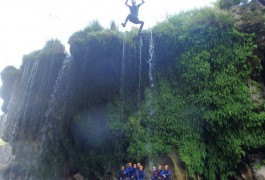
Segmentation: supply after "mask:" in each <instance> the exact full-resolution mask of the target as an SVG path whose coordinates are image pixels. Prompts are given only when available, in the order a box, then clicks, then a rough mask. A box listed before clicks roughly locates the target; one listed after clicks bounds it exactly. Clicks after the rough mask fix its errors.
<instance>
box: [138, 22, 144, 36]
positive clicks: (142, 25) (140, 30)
mask: <svg viewBox="0 0 265 180" xmlns="http://www.w3.org/2000/svg"><path fill="white" fill-rule="evenodd" d="M139 24H141V25H140V28H139V32H138V34H141V32H142V29H143V27H144V22H143V21H139Z"/></svg>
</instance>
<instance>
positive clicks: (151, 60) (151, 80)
mask: <svg viewBox="0 0 265 180" xmlns="http://www.w3.org/2000/svg"><path fill="white" fill-rule="evenodd" d="M148 64H149V73H148V75H149V93H148V98H149V116H150V117H149V118H150V119H152V116H153V115H154V110H153V101H154V97H153V96H154V95H153V89H154V86H155V84H154V41H153V34H152V31H151V33H150V40H149V60H148ZM146 129H147V136H148V138H147V144H146V150H147V152H149V154H151V151H152V147H151V146H152V145H151V142H150V139H151V137H150V131H151V125H150V123H149V124H147V128H146Z"/></svg>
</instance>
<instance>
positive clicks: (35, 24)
mask: <svg viewBox="0 0 265 180" xmlns="http://www.w3.org/2000/svg"><path fill="white" fill-rule="evenodd" d="M213 1H214V0H160V1H159V0H145V4H144V5H143V6H141V7H140V11H139V19H140V20H143V21H144V22H145V26H144V29H146V28H150V27H152V26H154V25H155V24H156V23H157V22H159V21H161V20H163V19H165V17H166V16H167V15H173V14H177V13H179V12H181V11H186V10H189V9H194V8H200V7H204V6H210V5H211V2H213ZM136 2H137V3H141V0H137V1H136ZM124 3H125V0H0V24H1V26H0V71H2V70H3V68H4V67H6V66H8V65H13V66H15V67H17V68H19V66H20V65H21V63H22V57H23V55H25V54H29V53H31V52H33V51H35V50H39V49H41V48H42V47H44V45H45V43H46V42H47V41H48V40H50V39H58V40H60V41H61V42H62V43H63V44H64V45H65V46H66V50H67V51H68V49H69V45H68V43H67V41H68V38H69V37H70V36H71V35H72V34H73V33H74V32H76V31H79V30H82V29H84V28H85V27H86V26H87V25H89V23H91V22H92V21H93V20H98V21H99V22H100V24H101V25H102V26H104V27H109V26H110V22H111V21H112V20H114V21H115V22H116V23H117V24H118V25H120V23H122V22H123V21H124V19H125V17H126V16H127V15H128V13H129V9H128V7H126V6H125V4H124ZM129 4H130V0H129ZM134 26H135V25H132V24H130V23H128V26H127V27H126V28H125V29H124V28H123V27H121V25H120V26H119V29H120V30H130V28H131V27H134ZM0 85H1V81H0ZM0 101H1V100H0ZM0 103H1V102H0Z"/></svg>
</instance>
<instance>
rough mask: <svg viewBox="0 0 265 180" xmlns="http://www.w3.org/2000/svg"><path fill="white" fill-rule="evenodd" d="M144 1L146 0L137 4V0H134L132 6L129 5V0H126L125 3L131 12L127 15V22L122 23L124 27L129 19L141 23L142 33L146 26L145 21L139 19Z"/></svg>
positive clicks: (140, 30) (139, 33)
mask: <svg viewBox="0 0 265 180" xmlns="http://www.w3.org/2000/svg"><path fill="white" fill-rule="evenodd" d="M143 3H144V0H142V3H141V4H138V5H136V0H132V6H129V5H128V0H126V2H125V5H126V6H128V7H129V8H130V14H129V15H128V16H127V17H126V19H125V22H124V23H121V25H122V26H123V27H125V26H126V24H127V22H128V20H129V21H131V22H132V23H134V24H141V26H140V29H139V32H138V35H141V34H142V33H141V32H142V29H143V27H144V22H143V21H140V20H139V19H138V12H139V7H140V6H141V5H142V4H143Z"/></svg>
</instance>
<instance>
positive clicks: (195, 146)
mask: <svg viewBox="0 0 265 180" xmlns="http://www.w3.org/2000/svg"><path fill="white" fill-rule="evenodd" d="M232 23H233V21H232V18H231V17H230V16H229V15H228V14H227V13H226V12H223V11H215V9H208V8H206V9H202V10H199V11H191V12H187V13H182V14H180V15H178V16H173V17H170V18H169V19H168V20H167V21H166V22H163V23H161V24H159V25H157V26H156V27H155V28H154V35H155V36H156V37H155V41H156V42H155V45H156V46H161V47H168V48H170V50H171V49H172V51H173V52H170V54H174V56H172V57H169V59H168V60H169V61H171V62H169V63H172V64H175V68H172V66H171V68H170V69H169V68H168V71H167V73H166V74H161V75H160V76H159V77H158V83H157V88H156V89H155V91H154V92H151V93H153V94H154V98H155V99H154V104H153V107H152V108H153V111H154V112H153V113H154V114H153V115H151V114H150V107H149V106H150V103H149V101H150V100H149V99H148V97H149V96H148V95H146V96H145V97H146V98H145V100H144V101H143V103H142V106H141V113H140V115H139V114H135V115H132V116H131V117H130V118H129V121H128V122H127V123H126V127H127V133H128V137H129V139H130V142H131V144H130V146H129V148H128V153H129V154H130V155H131V157H132V158H134V159H137V158H141V159H142V158H145V157H147V156H150V155H152V156H154V157H156V156H157V155H158V154H164V153H168V152H170V151H172V149H174V148H176V149H177V151H178V152H179V156H180V158H181V160H182V161H184V162H185V164H186V166H187V168H188V173H189V176H190V177H194V175H195V174H201V175H203V176H204V177H205V178H206V179H216V178H217V177H218V176H219V177H220V178H221V179H227V178H228V176H231V175H233V172H234V168H235V166H236V165H237V164H238V163H239V162H240V161H241V160H242V158H243V157H244V156H245V155H246V153H247V151H248V150H249V149H251V148H258V147H261V146H264V144H265V133H264V128H263V127H262V125H264V122H265V112H264V109H263V110H262V112H260V111H259V105H258V104H256V103H255V102H253V101H252V99H251V96H250V91H249V87H248V85H247V80H248V79H250V78H251V77H252V76H253V74H255V73H256V74H260V73H261V72H260V71H259V72H257V71H256V70H257V69H258V70H260V69H262V67H261V62H260V60H259V58H257V57H256V56H255V55H254V54H253V53H254V51H255V50H256V45H255V44H253V41H252V38H253V35H249V34H244V33H240V32H238V31H236V30H235V29H233V28H232V25H233V24H232ZM167 50H169V49H167ZM157 51H158V52H156V53H157V54H158V55H159V53H160V48H157ZM162 51H165V49H163V50H162ZM174 51H175V52H174ZM158 58H160V56H158ZM162 58H163V57H162V56H161V59H157V61H163V60H164V59H162ZM254 69H255V71H253V70H254ZM147 92H148V91H147ZM137 156H140V157H137Z"/></svg>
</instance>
